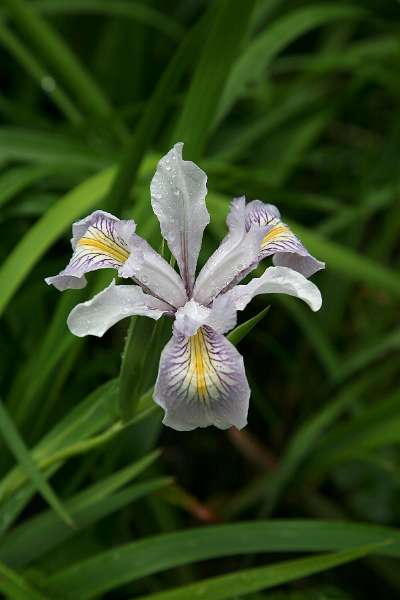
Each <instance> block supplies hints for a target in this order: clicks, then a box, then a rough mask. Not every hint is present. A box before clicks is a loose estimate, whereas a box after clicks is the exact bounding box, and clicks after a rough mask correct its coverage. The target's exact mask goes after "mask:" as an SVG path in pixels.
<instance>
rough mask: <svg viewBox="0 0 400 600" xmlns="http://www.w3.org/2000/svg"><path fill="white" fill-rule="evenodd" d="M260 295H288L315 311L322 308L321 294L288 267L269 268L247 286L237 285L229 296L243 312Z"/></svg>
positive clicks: (310, 282) (314, 286)
mask: <svg viewBox="0 0 400 600" xmlns="http://www.w3.org/2000/svg"><path fill="white" fill-rule="evenodd" d="M258 294H288V295H289V296H295V297H296V298H300V299H301V300H304V302H306V303H307V304H308V306H309V307H310V308H311V310H313V311H317V310H319V309H320V308H321V305H322V298H321V292H320V291H319V289H318V288H317V286H316V285H315V284H314V283H312V281H309V280H308V279H306V278H305V277H304V276H303V275H302V274H301V273H298V272H297V271H293V269H289V268H288V267H269V268H268V269H266V270H265V271H264V273H263V274H262V275H261V277H256V278H254V279H252V280H251V281H250V283H248V284H246V285H237V286H236V287H235V288H233V289H232V290H231V291H230V292H228V293H227V295H230V296H231V297H232V298H233V299H234V302H235V306H236V309H237V310H243V309H244V308H246V306H247V305H248V303H249V302H250V301H251V300H252V299H253V298H254V296H258Z"/></svg>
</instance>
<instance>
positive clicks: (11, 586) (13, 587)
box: [0, 563, 50, 600]
mask: <svg viewBox="0 0 400 600" xmlns="http://www.w3.org/2000/svg"><path fill="white" fill-rule="evenodd" d="M0 590H1V591H2V592H3V593H4V594H6V597H7V598H10V599H11V600H50V598H49V596H47V595H46V596H45V595H44V594H42V593H41V592H39V591H38V590H35V589H34V588H33V587H32V585H31V584H30V583H29V582H28V581H27V580H26V579H25V578H24V577H22V575H20V574H19V573H15V571H13V570H12V569H10V568H9V567H7V566H6V565H4V564H2V563H0Z"/></svg>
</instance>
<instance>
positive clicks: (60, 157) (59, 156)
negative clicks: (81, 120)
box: [0, 127, 111, 174]
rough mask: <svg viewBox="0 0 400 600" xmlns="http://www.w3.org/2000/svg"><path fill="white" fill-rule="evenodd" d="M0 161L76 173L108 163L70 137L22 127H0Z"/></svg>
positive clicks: (97, 152)
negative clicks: (36, 165)
mask: <svg viewBox="0 0 400 600" xmlns="http://www.w3.org/2000/svg"><path fill="white" fill-rule="evenodd" d="M0 159H1V160H4V161H8V160H18V161H29V162H34V163H44V168H50V167H51V165H55V166H57V167H58V168H59V170H60V172H61V171H62V170H63V171H65V172H67V173H68V172H72V173H78V174H79V173H81V172H82V171H86V172H87V171H88V170H89V171H90V172H92V171H93V170H96V169H101V168H103V167H105V166H107V165H109V164H110V163H111V158H110V157H107V156H105V155H104V154H102V153H100V152H99V151H98V150H96V149H93V148H91V147H89V146H88V145H85V144H84V143H82V142H79V141H78V140H76V139H75V138H73V137H71V136H67V135H65V134H61V133H56V132H51V133H50V132H48V131H41V130H32V129H26V128H21V127H0ZM61 167H62V169H61Z"/></svg>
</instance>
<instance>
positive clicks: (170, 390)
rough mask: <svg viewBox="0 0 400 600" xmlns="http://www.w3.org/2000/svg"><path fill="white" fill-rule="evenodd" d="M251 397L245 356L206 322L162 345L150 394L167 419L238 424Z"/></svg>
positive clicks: (182, 426)
mask: <svg viewBox="0 0 400 600" xmlns="http://www.w3.org/2000/svg"><path fill="white" fill-rule="evenodd" d="M249 397H250V388H249V385H248V383H247V379H246V374H245V370H244V365H243V358H242V356H241V355H240V354H239V352H238V351H237V350H236V348H235V346H233V345H232V344H231V343H230V342H229V341H228V340H227V339H226V338H225V337H224V336H223V335H221V334H220V333H217V332H215V331H214V330H213V329H211V328H210V327H207V326H204V327H201V328H200V329H198V331H197V332H196V333H195V335H193V336H191V337H189V338H187V337H185V336H184V335H180V334H178V335H173V337H172V338H171V340H170V341H169V342H168V344H167V345H166V346H165V348H164V350H163V352H162V355H161V360H160V368H159V373H158V378H157V382H156V387H155V395H154V399H155V401H156V403H157V404H159V405H160V406H161V407H162V408H163V409H164V410H165V417H164V420H163V423H164V424H165V425H168V426H169V427H172V428H173V429H177V430H178V431H190V430H192V429H195V428H196V427H207V426H208V425H215V426H216V427H219V428H220V429H227V428H228V427H231V426H232V425H234V426H235V427H237V428H238V429H242V428H243V427H244V426H245V425H246V423H247V412H248V407H249Z"/></svg>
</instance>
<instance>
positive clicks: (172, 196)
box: [150, 143, 210, 293]
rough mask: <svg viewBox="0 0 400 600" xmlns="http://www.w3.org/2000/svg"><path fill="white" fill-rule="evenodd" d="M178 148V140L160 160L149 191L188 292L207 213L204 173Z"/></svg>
mask: <svg viewBox="0 0 400 600" xmlns="http://www.w3.org/2000/svg"><path fill="white" fill-rule="evenodd" d="M182 148H183V144H182V143H178V144H175V146H174V147H173V148H172V150H170V151H169V152H168V154H166V155H165V156H164V157H163V158H162V159H161V160H160V162H159V163H158V167H157V171H156V173H155V175H154V177H153V180H152V182H151V186H150V190H151V204H152V207H153V210H154V212H155V214H156V215H157V217H158V220H159V221H160V226H161V233H162V235H163V236H164V238H165V239H166V240H167V243H168V246H169V248H170V250H171V252H172V254H173V255H174V256H175V258H176V260H177V263H178V267H179V270H180V273H181V275H182V279H183V281H184V283H185V286H186V289H187V291H188V292H189V293H190V292H191V290H192V288H193V282H194V276H195V271H196V264H197V259H198V256H199V252H200V247H201V241H202V238H203V231H204V229H205V227H206V226H207V224H208V223H209V222H210V215H209V214H208V210H207V208H206V203H205V197H206V194H207V185H206V184H207V175H206V174H205V173H204V171H202V170H201V169H200V168H199V167H198V166H197V165H195V164H194V163H193V162H191V161H188V160H183V159H182Z"/></svg>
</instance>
